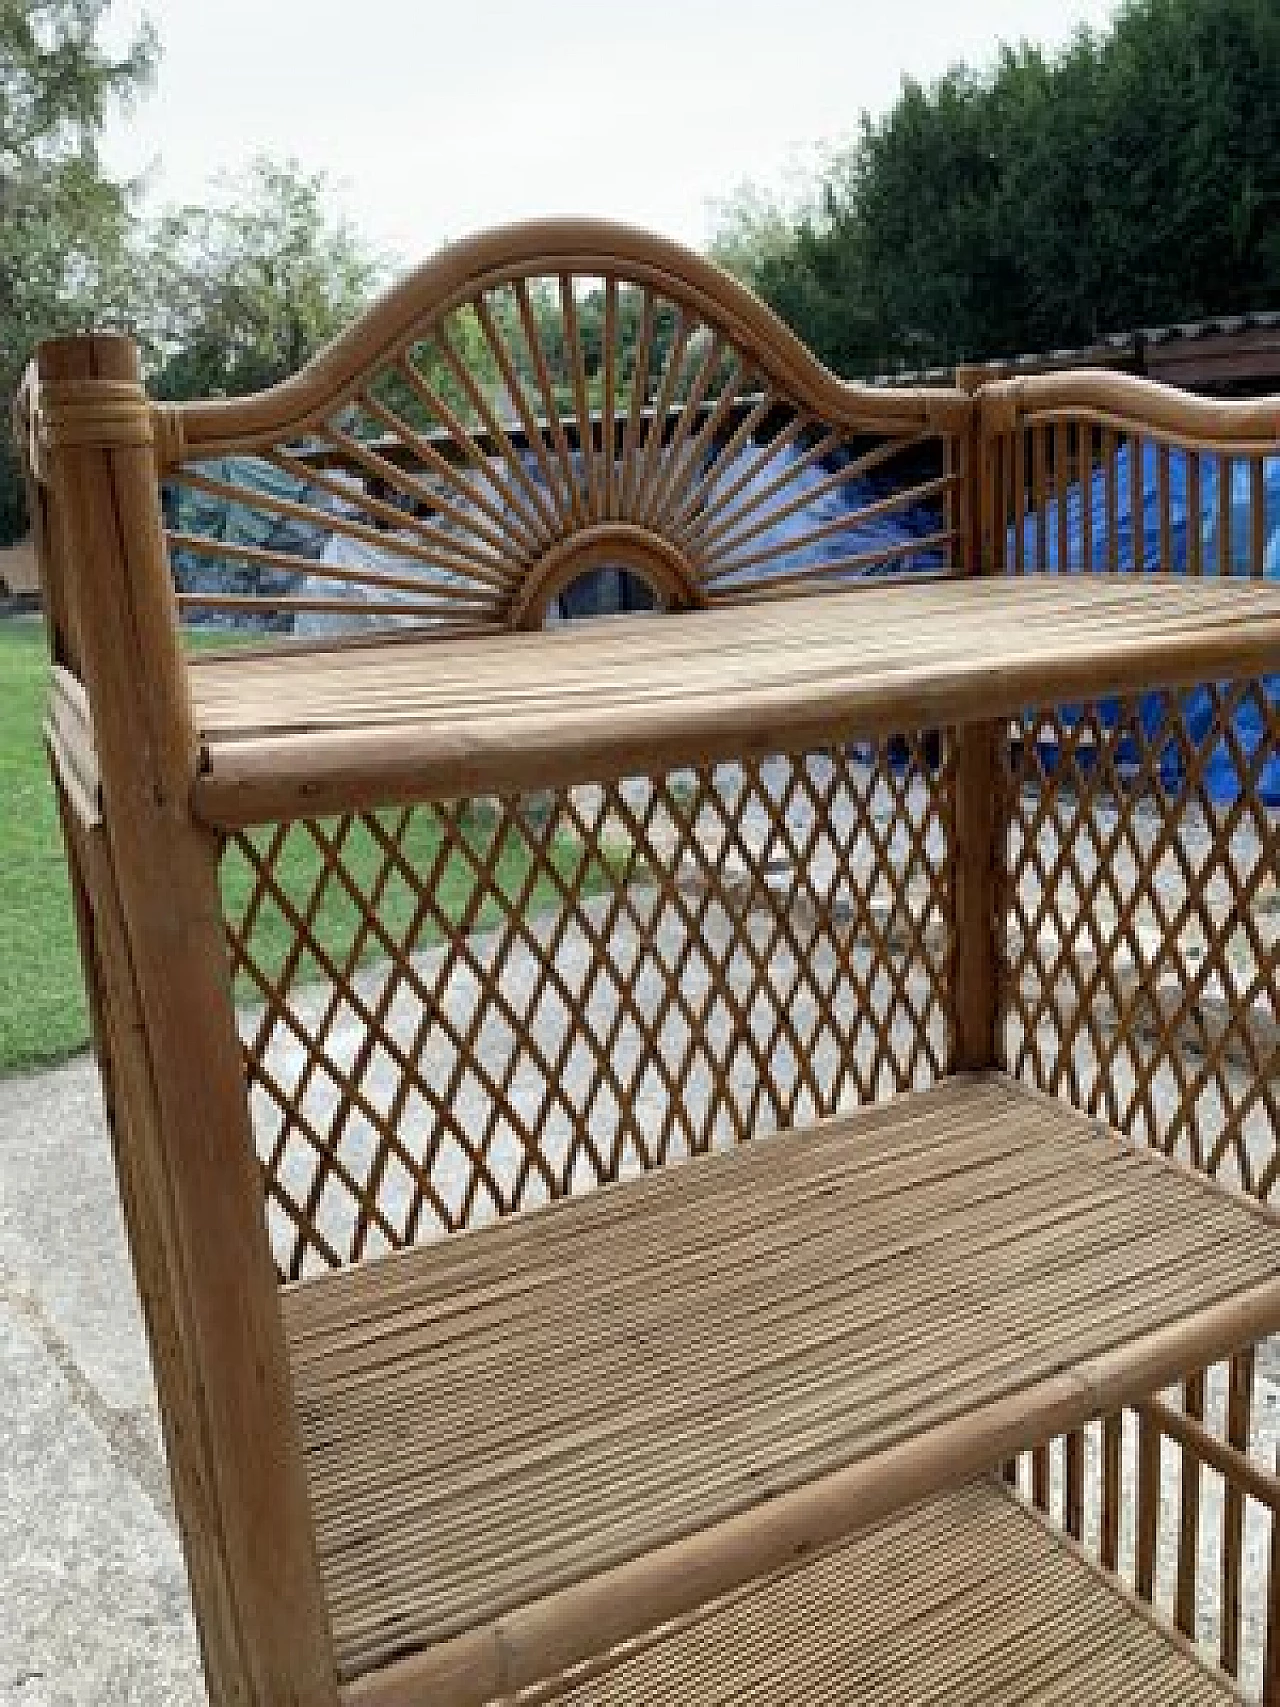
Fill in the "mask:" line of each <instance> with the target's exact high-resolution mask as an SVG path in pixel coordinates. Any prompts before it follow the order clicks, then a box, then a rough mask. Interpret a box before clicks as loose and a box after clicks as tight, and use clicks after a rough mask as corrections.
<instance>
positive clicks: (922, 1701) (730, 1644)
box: [521, 1481, 1244, 1707]
mask: <svg viewBox="0 0 1280 1707" xmlns="http://www.w3.org/2000/svg"><path fill="white" fill-rule="evenodd" d="M1243 1699H1244V1697H1243V1696H1241V1695H1240V1694H1239V1693H1238V1692H1237V1691H1236V1689H1235V1687H1234V1686H1233V1685H1232V1683H1231V1682H1230V1680H1229V1679H1228V1678H1226V1677H1225V1676H1224V1675H1223V1674H1222V1673H1220V1672H1216V1671H1210V1670H1209V1668H1208V1667H1207V1666H1206V1665H1204V1664H1203V1663H1202V1662H1201V1661H1200V1659H1199V1658H1198V1657H1197V1656H1196V1654H1195V1652H1194V1650H1193V1649H1192V1648H1191V1646H1190V1644H1189V1643H1188V1642H1186V1641H1185V1639H1184V1638H1182V1637H1181V1636H1179V1635H1177V1634H1176V1633H1175V1632H1173V1631H1172V1630H1170V1629H1169V1628H1168V1627H1167V1626H1165V1625H1163V1624H1161V1623H1158V1622H1157V1620H1156V1619H1155V1618H1154V1617H1153V1616H1152V1615H1151V1613H1150V1612H1149V1611H1148V1609H1147V1608H1146V1607H1144V1606H1141V1605H1140V1604H1139V1603H1137V1602H1136V1601H1134V1600H1133V1599H1132V1598H1131V1597H1130V1596H1129V1595H1128V1594H1126V1593H1125V1592H1124V1590H1123V1589H1121V1588H1120V1587H1119V1586H1118V1585H1117V1584H1115V1583H1114V1582H1113V1581H1112V1580H1110V1579H1109V1578H1107V1577H1106V1576H1104V1575H1103V1573H1102V1572H1101V1571H1100V1570H1099V1569H1098V1568H1097V1567H1095V1566H1094V1565H1092V1564H1090V1563H1089V1562H1088V1561H1087V1560H1086V1559H1084V1558H1082V1557H1081V1556H1080V1554H1079V1553H1078V1552H1077V1551H1076V1550H1075V1549H1074V1548H1072V1547H1071V1546H1070V1544H1069V1543H1067V1542H1064V1541H1063V1540H1062V1538H1061V1537H1060V1536H1057V1535H1055V1534H1053V1533H1052V1532H1051V1531H1050V1529H1049V1528H1048V1526H1047V1525H1046V1524H1045V1523H1044V1522H1043V1521H1042V1520H1041V1519H1040V1518H1038V1517H1037V1516H1036V1515H1035V1514H1034V1513H1032V1512H1030V1511H1028V1510H1027V1509H1026V1508H1025V1507H1024V1506H1022V1505H1020V1504H1019V1503H1018V1501H1017V1500H1016V1499H1015V1498H1014V1497H1013V1496H1012V1495H1011V1494H1009V1493H1007V1492H1006V1491H1005V1490H1004V1489H1002V1488H1001V1487H999V1486H998V1485H997V1484H996V1483H994V1482H988V1481H979V1482H974V1483H971V1484H970V1485H969V1486H967V1487H963V1488H958V1489H955V1490H953V1491H951V1492H948V1493H944V1494H939V1495H937V1496H936V1497H935V1498H934V1499H932V1500H930V1501H929V1502H928V1503H927V1504H925V1505H922V1506H918V1507H916V1508H915V1509H913V1510H911V1511H908V1512H906V1513H904V1514H902V1515H900V1516H897V1517H894V1518H891V1519H889V1520H888V1521H887V1522H886V1523H883V1524H880V1525H878V1526H877V1527H875V1528H874V1529H872V1530H870V1531H867V1532H865V1533H864V1534H862V1535H860V1536H858V1537H856V1538H855V1539H854V1540H853V1541H850V1542H845V1543H843V1544H841V1545H839V1546H837V1547H835V1548H833V1549H831V1550H830V1551H828V1552H826V1553H824V1554H822V1555H821V1556H820V1557H818V1558H816V1559H812V1560H809V1561H806V1562H805V1563H804V1564H802V1565H799V1566H794V1567H792V1568H790V1569H789V1570H786V1571H780V1572H776V1573H774V1574H773V1575H772V1576H770V1577H767V1578H765V1579H764V1580H762V1581H760V1582H756V1583H752V1584H751V1585H750V1586H749V1587H748V1588H746V1589H743V1590H740V1591H739V1592H738V1593H737V1594H734V1595H728V1596H725V1597H724V1598H723V1599H722V1600H719V1601H716V1602H713V1603H712V1604H711V1605H710V1606H706V1607H703V1608H702V1609H700V1610H699V1611H698V1612H697V1613H695V1614H693V1615H691V1616H690V1617H688V1618H686V1619H683V1620H681V1621H679V1622H678V1623H677V1624H674V1625H668V1626H667V1627H666V1628H665V1629H663V1630H661V1631H658V1632H655V1633H654V1634H652V1635H650V1636H647V1637H645V1638H642V1639H641V1640H640V1641H638V1642H636V1643H634V1644H632V1645H631V1646H630V1647H629V1648H626V1649H622V1650H619V1651H617V1652H615V1653H613V1654H610V1655H608V1656H607V1657H606V1658H605V1659H603V1660H601V1661H599V1662H597V1663H595V1664H593V1665H591V1666H589V1667H584V1668H582V1670H581V1672H580V1673H579V1674H578V1675H577V1676H575V1677H573V1678H571V1679H566V1680H564V1681H563V1682H561V1683H558V1684H557V1685H553V1686H550V1687H548V1688H547V1689H546V1690H545V1691H543V1690H539V1691H536V1692H530V1694H529V1695H528V1696H525V1697H522V1701H521V1707H533V1703H535V1702H541V1701H547V1702H551V1701H554V1702H556V1703H559V1707H641V1704H642V1703H643V1704H644V1707H651V1704H652V1703H654V1702H659V1701H670V1702H676V1701H679V1702H687V1703H691V1704H692V1703H712V1702H714V1703H716V1704H717V1707H729V1703H742V1704H744V1707H745V1704H746V1703H748V1702H751V1703H760V1702H769V1703H778V1702H805V1703H811V1704H818V1703H823V1704H825V1703H833V1702H840V1703H850V1704H852V1703H867V1704H868V1707H869V1704H871V1703H875V1704H876V1707H880V1704H881V1703H883V1702H890V1701H898V1702H910V1703H911V1704H912V1707H926V1704H927V1703H939V1704H941V1703H946V1707H1012V1704H1013V1703H1015V1702H1017V1703H1020V1704H1025V1703H1028V1702H1034V1703H1035V1704H1036V1707H1086V1704H1087V1707H1141V1704H1143V1703H1147V1704H1150V1707H1211V1704H1212V1707H1222V1703H1224V1702H1233V1703H1239V1702H1240V1701H1241V1700H1243Z"/></svg>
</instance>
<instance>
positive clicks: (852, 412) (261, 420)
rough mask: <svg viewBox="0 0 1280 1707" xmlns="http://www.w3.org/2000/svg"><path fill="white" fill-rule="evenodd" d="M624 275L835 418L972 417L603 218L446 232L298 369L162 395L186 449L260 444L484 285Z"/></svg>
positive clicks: (847, 421) (712, 270) (684, 253)
mask: <svg viewBox="0 0 1280 1707" xmlns="http://www.w3.org/2000/svg"><path fill="white" fill-rule="evenodd" d="M562 274H570V275H579V276H593V277H600V278H609V277H611V276H614V277H616V276H619V275H621V276H625V277H626V278H627V279H628V280H630V281H634V282H635V283H637V284H642V285H645V286H647V287H648V288H650V289H653V290H656V291H659V292H660V293H662V294H663V295H666V296H670V297H672V298H677V299H681V300H683V301H684V302H686V303H688V305H689V306H690V307H692V308H695V309H696V310H697V311H698V313H699V314H701V315H702V316H703V317H704V318H705V319H706V320H708V321H710V322H717V323H719V324H720V325H721V326H722V327H723V328H724V331H725V333H726V335H727V336H728V338H729V339H730V340H731V341H732V342H733V343H734V344H735V345H737V346H738V348H740V349H741V350H742V352H743V353H744V355H746V356H748V358H749V359H751V360H752V361H753V362H755V363H757V364H758V366H759V368H760V371H761V372H762V374H764V375H765V376H766V377H767V378H768V379H769V380H770V382H771V383H772V384H773V385H775V386H776V387H777V388H778V389H779V390H781V391H786V392H788V393H790V394H791V395H793V396H794V398H795V400H796V401H797V402H798V403H799V404H801V405H802V406H803V407H805V408H807V409H809V410H811V411H812V412H813V414H815V415H818V416H821V417H822V418H823V419H825V420H827V421H829V422H831V423H832V425H835V426H839V427H842V428H844V429H846V430H854V429H856V428H858V427H861V426H864V425H866V424H868V423H872V424H875V425H877V426H885V427H888V426H890V425H897V426H898V427H899V428H902V429H906V428H909V427H917V428H919V427H924V426H934V427H937V428H942V429H946V428H949V427H954V426H957V425H958V424H959V423H960V422H962V421H963V419H964V418H965V416H966V414H967V411H968V407H969V403H968V399H967V397H966V396H965V394H964V393H963V392H961V391H955V390H946V389H940V388H936V387H920V388H916V389H904V390H896V389H895V390H886V389H882V388H879V387H875V386H867V385H858V384H854V383H851V382H849V381H846V380H842V379H839V378H837V376H836V375H835V374H833V373H832V372H831V371H830V369H829V368H826V367H824V366H823V364H822V363H821V362H819V361H818V360H817V359H816V357H814V356H813V355H812V354H811V352H810V351H809V350H808V349H807V348H806V346H805V345H804V344H802V343H801V342H800V340H799V339H798V338H797V337H796V336H795V335H794V333H792V332H790V331H789V330H788V329H787V327H786V326H784V325H783V323H782V322H781V321H780V320H779V319H778V318H777V316H776V315H774V314H773V313H772V312H771V311H770V310H769V309H768V308H766V307H765V305H764V304H763V303H762V302H761V301H760V299H759V298H758V297H756V296H754V295H752V293H751V292H750V291H749V290H747V289H746V288H745V287H744V286H742V285H740V284H739V283H738V282H737V280H736V279H733V278H731V277H730V275H729V274H728V273H726V272H724V271H723V269H721V268H720V267H717V266H716V265H715V264H714V263H713V262H711V261H708V260H706V259H705V257H703V256H701V255H698V254H696V253H695V252H694V251H693V250H691V249H687V248H685V247H684V246H683V245H682V244H679V243H674V242H672V241H670V240H669V239H667V238H663V237H657V236H654V235H653V234H651V233H649V232H646V231H641V230H637V229H636V228H634V227H632V226H628V225H622V224H615V223H613V222H612V221H609V220H600V219H545V220H531V221H528V222H524V223H520V224H513V225H506V226H499V227H497V228H496V229H494V230H492V231H487V232H484V233H481V234H479V235H477V236H475V237H468V238H464V239H461V240H460V241H458V242H455V243H450V244H448V245H446V246H445V247H444V248H443V249H441V250H440V251H439V253H438V254H437V255H435V256H434V257H433V258H432V259H430V260H428V261H426V262H424V263H423V264H422V265H421V266H419V267H417V268H415V270H414V271H413V272H411V273H410V274H409V275H408V276H407V277H406V278H404V279H402V280H401V281H400V282H399V283H398V284H396V285H394V286H392V288H391V289H390V290H388V291H387V292H386V293H385V294H384V295H383V296H382V297H381V298H380V299H379V300H378V301H377V302H376V303H375V304H374V305H373V307H372V308H370V309H369V310H368V312H367V313H366V314H364V315H362V316H361V318H360V319H359V320H358V321H357V322H356V324H355V325H354V326H352V327H351V328H350V329H349V330H348V331H346V332H344V333H343V334H342V335H341V336H340V337H338V338H336V339H335V340H334V342H333V343H331V344H330V345H329V346H328V347H327V348H326V349H324V350H322V351H321V352H320V353H319V354H318V355H317V356H315V357H314V358H313V359H312V360H311V361H310V362H308V363H307V365H306V366H305V367H304V368H302V369H301V370H300V371H299V372H298V373H297V374H294V375H293V376H291V377H290V378H289V379H286V380H284V381H283V382H282V383H281V384H279V385H276V386H273V387H272V388H271V389H270V390H269V391H264V392H259V393H258V394H256V395H255V396H251V397H243V398H225V399H224V398H217V399H212V400H209V401H205V402H196V403H183V404H175V405H166V406H165V413H166V415H167V416H168V418H169V420H170V421H171V422H172V423H174V424H175V426H176V428H177V429H178V430H180V433H181V439H182V443H183V445H184V446H185V451H186V454H188V455H191V454H193V453H195V452H196V451H199V452H201V453H202V454H203V455H206V456H208V455H214V454H217V453H219V452H224V451H226V450H229V449H232V448H235V449H237V450H243V449H249V448H254V447H258V446H262V445H266V444H269V443H271V441H272V440H273V439H276V438H279V437H280V436H281V435H286V434H290V433H294V432H297V431H298V430H299V429H301V428H303V427H305V426H306V425H307V424H308V423H309V422H310V421H312V420H313V419H314V418H315V416H316V414H317V412H318V411H321V410H323V409H325V408H327V407H328V406H330V405H331V404H332V402H333V399H334V398H335V397H337V396H339V395H341V394H342V393H344V392H346V391H348V390H349V389H350V388H351V386H352V385H353V384H354V383H355V382H356V381H357V380H358V379H359V377H360V376H361V375H362V374H363V373H366V372H367V371H368V370H369V369H370V368H372V367H375V366H377V365H378V364H379V363H380V362H382V361H385V360H386V359H387V357H388V356H389V355H390V353H391V352H392V351H393V350H394V349H396V348H398V347H399V346H402V345H404V344H405V343H407V342H410V341H412V340H413V338H414V337H415V335H417V334H418V333H419V332H420V331H421V329H422V328H424V327H426V326H428V325H430V324H431V323H432V321H434V320H436V319H438V318H439V317H441V316H442V315H445V314H447V313H449V312H450V310H452V309H454V308H457V307H459V306H461V305H462V304H463V303H465V302H467V301H469V300H470V299H472V298H473V297H474V296H475V295H476V294H477V293H479V292H481V291H485V290H488V289H490V288H492V287H493V286H494V285H497V284H502V283H506V282H508V281H509V280H511V279H515V278H530V277H542V276H545V277H558V276H560V275H562Z"/></svg>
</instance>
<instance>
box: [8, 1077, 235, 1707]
mask: <svg viewBox="0 0 1280 1707" xmlns="http://www.w3.org/2000/svg"><path fill="white" fill-rule="evenodd" d="M205 1700H206V1696H205V1692H204V1686H203V1683H202V1681H201V1675H200V1662H199V1655H198V1652H197V1648H196V1638H195V1629H194V1625H193V1623H192V1619H191V1611H190V1605H189V1601H188V1596H187V1584H186V1576H185V1573H184V1570H183V1565H182V1557H181V1550H180V1548H179V1544H178V1535H177V1529H176V1525H175V1522H174V1517H173V1509H172V1506H171V1504H170V1500H169V1482H168V1472H167V1470H166V1468H165V1464H164V1458H163V1454H162V1450H161V1444H160V1425H159V1421H158V1419H157V1416H156V1408H155V1400H154V1398H153V1395H152V1386H151V1369H150V1364H149V1361H148V1358H147V1349H146V1343H145V1339H144V1336H143V1328H142V1318H141V1313H140V1310H139V1307H138V1300H137V1294H136V1293H135V1291H134V1286H133V1280H132V1276H131V1274H130V1270H129V1262H128V1257H127V1254H126V1250H125V1242H124V1227H123V1224H122V1221H121V1218H120V1211H119V1208H118V1204H117V1199H116V1191H115V1182H114V1177H113V1173H112V1165H111V1155H110V1150H109V1148H108V1144H107V1137H106V1129H105V1124H104V1121H103V1115H102V1106H101V1101H100V1098H99V1095H98V1086H97V1075H96V1071H95V1069H94V1067H93V1064H92V1062H91V1060H90V1059H89V1058H88V1057H87V1056H82V1057H80V1058H79V1059H77V1060H75V1061H73V1062H71V1063H70V1064H68V1065H67V1066H65V1067H62V1068H59V1069H58V1070H57V1071H55V1072H52V1073H43V1074H39V1075H33V1076H31V1077H27V1078H17V1079H5V1080H0V1707H139V1704H141V1703H145V1704H146V1707H201V1704H203V1703H204V1702H205Z"/></svg>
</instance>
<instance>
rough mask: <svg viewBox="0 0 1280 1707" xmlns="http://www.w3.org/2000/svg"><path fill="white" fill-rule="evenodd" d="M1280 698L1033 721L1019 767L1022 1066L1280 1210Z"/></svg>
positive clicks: (1007, 1036)
mask: <svg viewBox="0 0 1280 1707" xmlns="http://www.w3.org/2000/svg"><path fill="white" fill-rule="evenodd" d="M1276 688H1277V684H1276V682H1275V681H1272V682H1271V683H1270V684H1268V683H1263V682H1252V683H1238V684H1233V685H1231V686H1222V687H1208V688H1198V689H1196V690H1195V691H1194V692H1191V693H1167V694H1147V695H1144V696H1143V697H1142V698H1141V700H1135V701H1126V702H1122V703H1117V702H1115V701H1111V702H1107V703H1104V704H1100V705H1093V706H1087V707H1083V708H1076V709H1074V710H1064V711H1058V712H1045V713H1038V714H1034V715H1028V716H1027V717H1026V718H1024V719H1023V721H1022V723H1021V725H1020V726H1019V727H1018V728H1017V729H1015V732H1014V739H1013V740H1012V742H1011V745H1010V749H1009V761H1008V769H1007V775H1006V786H1007V790H1008V795H1007V810H1008V813H1009V839H1008V846H1007V861H1008V864H1007V872H1006V892H1005V926H1006V930H1005V944H1004V952H1005V968H1004V1000H1005V1014H1004V1027H1003V1047H1004V1051H1005V1064H1006V1065H1007V1067H1008V1068H1009V1070H1010V1071H1012V1072H1013V1073H1015V1074H1017V1075H1018V1076H1019V1077H1021V1078H1023V1079H1025V1080H1028V1081H1029V1082H1031V1083H1033V1084H1036V1085H1038V1086H1039V1087H1040V1088H1042V1089H1043V1090H1046V1091H1051V1092H1054V1093H1056V1094H1058V1095H1063V1096H1066V1097H1068V1098H1069V1099H1070V1100H1071V1101H1072V1102H1074V1103H1076V1104H1078V1105H1079V1106H1081V1107H1083V1108H1086V1109H1088V1110H1090V1111H1091V1112H1093V1113H1096V1114H1098V1115H1099V1116H1101V1117H1102V1118H1104V1119H1106V1120H1107V1121H1108V1122H1110V1123H1111V1124H1112V1125H1114V1126H1117V1127H1119V1128H1121V1129H1122V1130H1124V1131H1127V1132H1129V1133H1131V1134H1132V1135H1134V1136H1135V1137H1138V1138H1141V1139H1143V1140H1145V1141H1147V1142H1149V1143H1151V1144H1154V1145H1158V1146H1160V1147H1162V1148H1164V1149H1167V1150H1170V1151H1172V1152H1174V1153H1175V1154H1177V1155H1179V1156H1181V1157H1183V1158H1184V1159H1185V1160H1187V1161H1189V1162H1191V1163H1192V1164H1194V1165H1195V1166H1196V1167H1198V1168H1202V1169H1204V1170H1205V1171H1206V1172H1208V1173H1211V1174H1217V1175H1221V1176H1222V1177H1224V1178H1226V1179H1228V1180H1230V1181H1231V1182H1233V1183H1235V1184H1239V1185H1243V1186H1244V1187H1245V1188H1246V1189H1247V1190H1249V1191H1252V1192H1254V1193H1256V1194H1257V1195H1258V1196H1260V1197H1264V1198H1265V1197H1269V1196H1271V1195H1272V1193H1273V1191H1274V1188H1275V1184H1276V1178H1277V1172H1278V1170H1280V1152H1278V1149H1277V1137H1278V1134H1280V1083H1278V1075H1280V1052H1278V1050H1277V1037H1278V1031H1277V1019H1278V1018H1280V947H1278V946H1277V939H1278V937H1280V893H1278V891H1277V870H1278V866H1277V855H1278V853H1280V841H1278V836H1277V824H1278V820H1280V812H1278V811H1277V805H1276V804H1275V802H1277V799H1278V798H1280V790H1278V789H1277V784H1278V783H1280V761H1278V759H1277V741H1276V736H1277V730H1278V729H1280V710H1278V704H1277V694H1276ZM1268 802H1271V804H1268Z"/></svg>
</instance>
